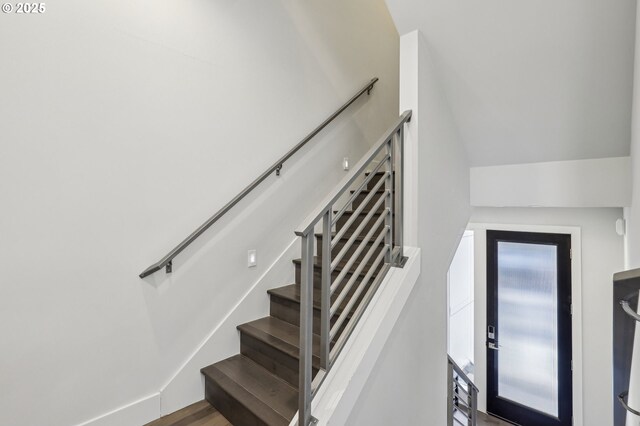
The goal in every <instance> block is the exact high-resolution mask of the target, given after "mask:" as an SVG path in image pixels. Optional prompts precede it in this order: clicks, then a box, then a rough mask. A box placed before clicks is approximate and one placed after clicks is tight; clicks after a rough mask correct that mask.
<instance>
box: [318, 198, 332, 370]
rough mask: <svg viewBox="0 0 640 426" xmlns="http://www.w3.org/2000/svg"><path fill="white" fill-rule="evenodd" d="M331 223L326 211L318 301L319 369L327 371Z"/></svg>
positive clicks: (329, 346)
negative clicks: (319, 299)
mask: <svg viewBox="0 0 640 426" xmlns="http://www.w3.org/2000/svg"><path fill="white" fill-rule="evenodd" d="M331 221H332V211H331V209H329V210H327V212H326V213H325V215H324V218H323V223H322V289H321V301H320V368H322V369H324V370H325V371H326V370H328V369H329V364H330V362H331V361H330V359H329V352H330V351H331V342H330V339H329V333H330V331H331V315H330V310H331Z"/></svg>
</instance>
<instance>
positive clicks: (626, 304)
mask: <svg viewBox="0 0 640 426" xmlns="http://www.w3.org/2000/svg"><path fill="white" fill-rule="evenodd" d="M634 297H638V293H637V292H633V293H631V294H630V295H628V296H627V297H625V298H624V299H622V300H621V301H620V305H622V309H624V311H625V312H626V313H627V315H629V316H630V317H631V318H633V319H634V320H636V321H638V322H640V315H638V313H637V312H636V311H634V310H633V309H632V308H631V299H633V298H634Z"/></svg>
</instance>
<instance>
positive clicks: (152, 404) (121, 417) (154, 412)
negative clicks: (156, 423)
mask: <svg viewBox="0 0 640 426" xmlns="http://www.w3.org/2000/svg"><path fill="white" fill-rule="evenodd" d="M158 417H160V392H157V393H154V394H153V395H149V396H147V397H144V398H141V399H139V400H137V401H134V402H132V403H130V404H127V405H124V406H122V407H119V408H116V409H115V410H113V411H109V412H108V413H105V414H102V415H100V416H98V417H94V418H93V419H91V420H87V421H86V422H84V423H80V424H78V425H76V426H124V425H131V426H141V425H144V424H147V423H149V422H150V421H152V420H155V419H157V418H158Z"/></svg>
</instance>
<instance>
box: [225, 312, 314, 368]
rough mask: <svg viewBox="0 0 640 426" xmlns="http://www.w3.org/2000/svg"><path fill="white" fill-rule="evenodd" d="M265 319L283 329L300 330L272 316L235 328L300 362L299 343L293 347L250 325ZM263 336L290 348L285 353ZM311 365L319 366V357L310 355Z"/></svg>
mask: <svg viewBox="0 0 640 426" xmlns="http://www.w3.org/2000/svg"><path fill="white" fill-rule="evenodd" d="M265 318H271V320H272V321H277V322H279V323H282V324H284V326H285V327H292V328H297V329H298V330H300V327H299V326H297V325H295V324H291V323H289V322H286V321H283V320H281V319H280V318H276V317H274V316H268V317H263V318H259V319H257V320H253V321H249V322H246V323H244V324H240V325H238V326H236V328H237V329H238V330H239V331H240V332H241V333H246V334H247V335H249V336H251V337H253V338H254V339H257V340H259V341H261V342H262V343H264V344H266V345H269V346H271V347H272V348H274V349H275V350H277V351H280V352H282V353H283V354H285V355H288V356H290V357H292V358H294V359H296V360H298V361H300V343H298V345H297V346H296V345H294V344H292V343H289V342H286V341H284V340H282V339H281V338H280V337H277V336H274V335H273V334H270V333H267V332H266V331H264V330H261V329H259V328H257V327H254V326H252V325H251V323H254V322H257V321H261V320H264V319H265ZM254 330H255V331H254ZM265 335H266V336H270V337H271V338H273V339H275V340H277V341H279V342H281V343H282V346H287V347H290V348H291V350H290V351H287V350H285V349H284V348H281V347H277V346H274V345H273V344H272V343H271V342H269V341H267V340H266V339H265ZM313 335H314V336H317V337H318V338H320V336H319V335H318V334H315V333H313ZM312 340H313V338H312ZM312 364H313V366H314V367H316V366H319V365H320V357H319V356H318V355H316V354H312Z"/></svg>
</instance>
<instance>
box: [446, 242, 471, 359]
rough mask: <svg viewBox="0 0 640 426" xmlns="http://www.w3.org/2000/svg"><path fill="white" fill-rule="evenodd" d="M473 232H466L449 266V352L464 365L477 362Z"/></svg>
mask: <svg viewBox="0 0 640 426" xmlns="http://www.w3.org/2000/svg"><path fill="white" fill-rule="evenodd" d="M473 253H474V249H473V231H467V232H465V233H464V236H463V237H462V239H461V240H460V245H458V248H457V250H456V254H455V255H454V256H453V260H452V261H451V266H450V267H449V273H448V276H447V280H448V290H449V291H448V299H449V303H448V306H449V315H448V323H447V324H448V330H447V333H448V342H449V343H448V352H449V355H450V356H451V358H453V360H454V361H455V362H456V363H457V364H458V365H459V366H460V367H462V368H465V367H466V366H467V365H469V364H473V363H474V356H473V341H474V336H473V333H474V327H473V321H474V319H473V310H474V306H473V305H474V303H473V301H474V290H473V284H474V279H473V275H474V258H473Z"/></svg>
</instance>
